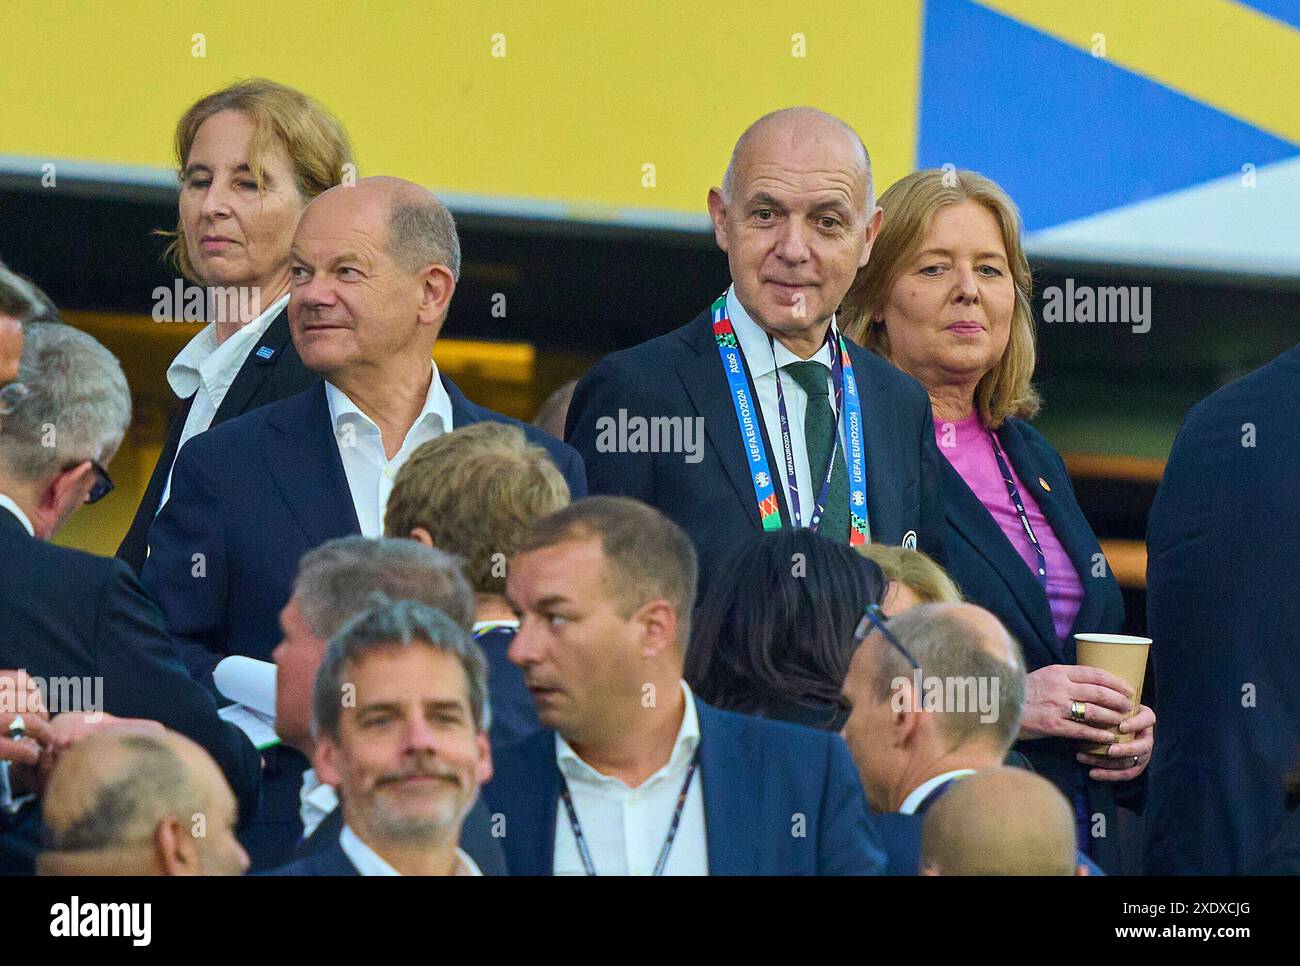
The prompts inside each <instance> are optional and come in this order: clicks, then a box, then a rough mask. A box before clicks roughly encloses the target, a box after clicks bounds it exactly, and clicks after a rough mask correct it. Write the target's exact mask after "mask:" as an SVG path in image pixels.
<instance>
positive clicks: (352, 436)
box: [325, 362, 452, 537]
mask: <svg viewBox="0 0 1300 966" xmlns="http://www.w3.org/2000/svg"><path fill="white" fill-rule="evenodd" d="M430 365H431V367H432V370H433V379H432V380H431V381H430V382H429V392H428V395H426V396H425V399H424V408H423V409H421V410H420V415H419V416H417V417H416V420H415V422H414V423H412V424H411V428H410V429H409V430H408V431H407V433H406V439H404V440H402V448H401V449H399V450H398V451H397V454H396V455H395V456H394V457H393V458H392V459H391V460H390V459H389V458H388V456H387V455H386V454H385V452H384V440H383V436H382V435H381V434H380V432H379V427H378V426H377V425H376V424H375V423H374V421H373V420H372V419H371V418H370V417H369V416H367V415H366V414H365V413H363V412H362V411H361V410H360V409H358V408H357V407H356V404H355V403H353V402H352V400H351V399H349V398H348V397H347V394H346V393H345V392H343V390H341V389H339V388H338V387H337V386H334V385H332V384H331V383H329V382H326V383H325V396H326V398H327V399H328V400H329V406H330V421H331V422H332V423H333V424H334V439H335V442H337V443H338V447H339V455H340V456H341V457H342V458H343V472H344V474H345V475H346V476H347V478H348V489H349V490H351V491H352V505H353V506H354V507H355V508H356V511H357V522H358V523H359V524H361V533H362V536H366V537H382V536H383V535H384V511H385V509H386V508H387V507H388V495H389V494H390V493H392V492H393V480H395V479H396V478H397V471H398V470H400V469H401V468H402V465H403V464H404V463H405V462H406V461H407V460H408V459H409V458H410V456H411V454H412V453H413V452H415V450H416V449H417V448H418V447H419V446H420V444H421V443H426V442H428V441H429V440H431V439H437V438H438V437H439V436H441V435H442V434H443V433H449V432H451V430H452V425H451V397H450V396H449V395H447V389H446V387H445V386H443V384H442V379H440V378H439V376H438V366H437V364H436V363H432V362H431V363H430Z"/></svg>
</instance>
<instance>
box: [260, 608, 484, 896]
mask: <svg viewBox="0 0 1300 966" xmlns="http://www.w3.org/2000/svg"><path fill="white" fill-rule="evenodd" d="M312 713H313V718H314V728H315V732H316V754H315V765H316V771H317V774H319V775H320V777H321V779H322V780H323V781H325V782H328V783H329V784H331V785H333V786H335V787H336V788H337V789H338V791H339V797H340V798H341V799H342V808H343V832H342V834H341V835H340V836H339V840H338V842H337V843H335V844H333V845H331V846H330V847H329V848H327V849H324V850H323V851H321V852H318V853H315V854H314V855H310V856H308V857H307V858H305V859H301V860H299V861H297V862H294V863H291V864H289V865H287V866H283V867H281V868H280V869H278V870H276V871H275V872H272V873H271V874H272V875H312V876H318V875H481V874H482V873H481V872H480V871H479V869H478V866H477V865H475V864H474V861H473V859H471V858H470V857H469V856H468V855H467V854H466V853H465V852H463V851H462V850H461V849H460V848H459V847H458V846H457V842H458V840H459V838H460V828H461V824H462V823H463V822H464V819H465V815H466V814H467V813H468V812H469V810H470V808H471V807H472V806H473V804H474V800H475V798H476V797H477V795H478V790H479V786H481V785H482V784H483V782H485V781H486V780H487V779H489V778H490V777H491V776H492V760H491V753H490V751H489V748H488V737H487V729H488V723H489V712H488V706H487V671H486V662H485V661H484V658H483V653H482V651H480V650H479V648H478V645H476V644H475V643H474V642H473V641H472V640H471V639H470V636H469V634H467V633H466V632H465V630H464V629H463V628H461V627H459V626H457V625H456V624H455V623H453V622H452V620H451V619H450V618H448V617H447V616H446V615H445V614H443V613H442V612H441V611H438V610H435V609H434V608H431V607H428V606H426V605H424V604H418V603H415V602H414V601H399V602H397V603H392V602H390V601H388V600H386V599H384V600H380V601H377V602H376V603H375V605H374V606H373V607H371V608H370V609H369V610H366V611H363V612H362V613H361V614H358V615H357V616H356V617H355V618H354V619H353V620H351V621H349V622H348V623H347V624H346V625H344V627H343V628H342V629H341V630H340V631H339V632H338V634H336V635H335V636H334V637H333V638H332V639H331V640H330V643H329V650H328V651H327V653H326V655H325V661H324V663H322V665H321V668H320V671H319V672H318V673H317V675H316V683H315V688H314V691H313V695H312Z"/></svg>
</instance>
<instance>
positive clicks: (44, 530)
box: [32, 460, 95, 540]
mask: <svg viewBox="0 0 1300 966" xmlns="http://www.w3.org/2000/svg"><path fill="white" fill-rule="evenodd" d="M94 485H95V471H94V469H93V468H92V467H91V465H90V460H84V461H83V462H81V463H78V464H77V465H76V466H74V467H72V468H71V469H68V470H63V471H62V472H60V473H59V474H58V475H57V476H55V477H54V478H53V479H52V480H50V482H49V483H48V484H46V486H45V488H44V489H42V490H41V492H40V499H39V501H38V502H37V504H36V507H35V509H36V516H35V519H33V520H32V529H34V530H35V531H36V535H37V536H38V537H40V538H41V539H42V540H49V539H50V538H51V537H53V536H54V533H55V531H57V530H58V529H59V527H60V526H61V525H62V524H63V522H64V521H65V520H67V519H68V517H70V516H72V514H73V513H75V512H76V510H77V508H78V507H79V506H81V505H82V504H83V503H85V502H86V497H87V496H88V495H89V494H90V488H91V487H92V486H94Z"/></svg>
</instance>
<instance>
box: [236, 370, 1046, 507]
mask: <svg viewBox="0 0 1300 966" xmlns="http://www.w3.org/2000/svg"><path fill="white" fill-rule="evenodd" d="M273 355H275V349H273V348H272V347H271V346H269V345H264V346H258V349H257V358H259V359H269V358H271V356H273ZM1040 482H1041V481H1040Z"/></svg>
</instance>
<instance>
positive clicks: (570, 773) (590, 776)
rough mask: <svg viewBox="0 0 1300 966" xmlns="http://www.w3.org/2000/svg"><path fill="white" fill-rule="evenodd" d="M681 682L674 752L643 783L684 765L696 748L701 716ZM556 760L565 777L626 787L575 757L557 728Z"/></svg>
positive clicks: (686, 686) (693, 699)
mask: <svg viewBox="0 0 1300 966" xmlns="http://www.w3.org/2000/svg"><path fill="white" fill-rule="evenodd" d="M681 685H682V697H683V698H685V700H686V710H685V712H684V713H683V714H682V724H681V727H680V728H678V729H677V740H676V741H675V742H673V753H672V754H671V755H670V756H669V758H668V764H666V765H664V766H663V767H662V768H660V769H659V770H658V771H657V772H655V773H654V774H653V775H651V776H650V777H649V778H647V779H646V780H645V782H644V783H643V785H648V784H649V783H650V782H652V781H654V780H655V779H657V778H659V777H660V776H662V775H664V774H666V773H668V772H669V771H670V770H672V769H674V768H678V767H682V768H684V767H685V763H686V762H687V761H689V760H690V758H691V756H692V755H694V754H695V749H696V748H698V747H699V744H700V716H699V713H698V712H697V711H696V710H695V695H693V694H692V693H691V688H690V685H688V684H687V683H686V682H685V681H682V682H681ZM555 763H556V765H558V766H559V769H560V771H561V772H562V773H563V774H564V776H565V777H566V778H571V779H579V780H582V781H586V782H588V783H589V784H600V785H608V784H610V783H615V784H618V785H623V786H624V787H626V785H625V783H624V782H622V781H621V780H619V779H617V778H611V777H610V776H609V775H604V774H601V773H600V772H598V771H596V769H594V768H592V767H591V766H590V765H589V764H587V763H586V762H585V761H583V760H582V759H581V758H580V757H578V753H577V752H576V751H574V750H573V748H572V747H571V746H570V745H569V743H568V742H567V741H565V740H564V738H563V737H562V736H561V735H560V733H559V732H558V731H557V732H556V733H555Z"/></svg>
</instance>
